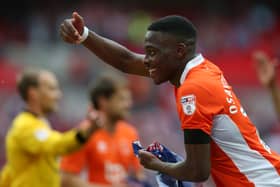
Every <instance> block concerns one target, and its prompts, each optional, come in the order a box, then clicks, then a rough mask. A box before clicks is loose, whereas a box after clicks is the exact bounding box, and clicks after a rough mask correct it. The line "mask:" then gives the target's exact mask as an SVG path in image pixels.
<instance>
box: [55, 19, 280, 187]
mask: <svg viewBox="0 0 280 187" xmlns="http://www.w3.org/2000/svg"><path fill="white" fill-rule="evenodd" d="M60 34H61V37H62V38H63V40H64V41H66V42H69V43H82V44H83V45H84V46H85V47H87V48H88V49H90V50H91V51H92V52H93V53H95V54H96V55H97V56H98V57H99V58H101V59H102V60H103V61H104V62H106V63H108V64H110V65H112V66H114V67H115V68H117V69H119V70H121V71H123V72H126V73H131V74H137V75H142V76H149V77H151V78H152V79H153V80H154V82H155V83H156V84H160V83H163V82H166V81H169V82H170V83H171V84H173V85H174V86H175V88H174V94H175V98H176V103H177V110H178V114H179V117H180V120H181V126H182V129H183V131H184V139H185V140H184V143H185V150H186V155H187V159H186V160H184V161H182V162H179V163H165V162H162V161H160V160H159V159H158V158H156V157H155V156H154V155H152V154H151V153H149V152H145V151H140V153H139V157H140V161H141V163H142V164H143V165H144V167H146V168H149V169H153V170H157V171H159V172H161V173H165V174H167V175H169V176H172V177H175V178H177V179H180V180H188V181H195V182H198V181H204V180H206V179H207V178H208V177H209V174H210V171H211V175H212V177H213V180H214V182H215V184H216V186H218V187H224V186H232V187H236V186H238V187H241V186H242V187H243V186H244V187H245V186H246V187H248V186H271V187H272V186H275V187H276V186H280V175H279V174H280V156H279V155H277V154H276V153H274V152H273V151H272V150H270V148H269V147H268V146H267V145H266V144H264V142H263V141H262V140H261V139H260V137H259V135H258V131H257V129H256V127H255V126H254V125H253V124H252V122H251V120H250V119H249V118H248V116H247V114H246V113H245V111H244V109H243V108H242V106H241V104H240V102H239V100H238V98H237V97H236V96H235V94H234V93H233V91H232V88H231V86H230V85H229V84H228V83H227V81H226V80H225V78H224V76H223V73H222V72H221V70H220V69H219V68H218V67H217V66H216V65H214V64H213V63H212V62H210V61H209V60H207V59H205V58H204V57H203V56H202V55H201V54H196V42H197V32H196V29H195V27H194V26H193V24H192V23H191V22H190V21H189V20H187V19H185V18H183V17H180V16H167V17H163V18H161V19H159V20H157V21H155V22H153V23H152V24H151V25H150V26H149V27H148V30H147V32H146V35H145V41H144V47H145V55H141V54H136V53H133V52H132V51H130V50H128V49H126V48H125V47H123V46H121V45H120V44H118V43H116V42H114V41H112V40H109V39H106V38H103V37H101V36H99V35H98V34H96V33H95V32H93V31H89V30H88V29H87V28H86V27H84V21H83V18H82V17H81V16H80V15H78V14H77V13H73V18H72V19H67V20H65V21H64V22H63V23H62V25H61V28H60Z"/></svg>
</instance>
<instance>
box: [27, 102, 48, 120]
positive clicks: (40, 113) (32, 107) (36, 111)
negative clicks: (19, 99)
mask: <svg viewBox="0 0 280 187" xmlns="http://www.w3.org/2000/svg"><path fill="white" fill-rule="evenodd" d="M26 110H27V111H29V112H31V113H33V114H35V115H37V116H40V117H45V115H46V114H45V113H44V112H43V111H42V109H41V107H39V106H38V105H35V104H33V103H28V104H27V105H26Z"/></svg>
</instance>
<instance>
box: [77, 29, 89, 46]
mask: <svg viewBox="0 0 280 187" xmlns="http://www.w3.org/2000/svg"><path fill="white" fill-rule="evenodd" d="M88 35H89V29H88V28H87V27H86V26H84V31H83V34H82V35H81V37H80V38H79V40H78V41H77V44H81V43H83V42H84V41H85V40H86V39H87V38H88Z"/></svg>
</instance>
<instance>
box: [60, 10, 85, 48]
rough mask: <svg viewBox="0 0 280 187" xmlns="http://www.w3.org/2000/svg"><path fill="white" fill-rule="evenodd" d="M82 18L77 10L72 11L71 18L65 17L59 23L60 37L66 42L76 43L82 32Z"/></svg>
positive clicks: (83, 24)
mask: <svg viewBox="0 0 280 187" xmlns="http://www.w3.org/2000/svg"><path fill="white" fill-rule="evenodd" d="M84 26H85V23H84V19H83V17H82V16H80V15H79V14H78V13H77V12H73V14H72V18H70V19H65V20H64V21H63V23H62V24H61V25H60V29H59V33H60V37H61V38H62V39H63V40H64V41H65V42H67V43H71V44H75V43H77V42H78V41H79V40H80V38H81V35H82V34H83V32H84Z"/></svg>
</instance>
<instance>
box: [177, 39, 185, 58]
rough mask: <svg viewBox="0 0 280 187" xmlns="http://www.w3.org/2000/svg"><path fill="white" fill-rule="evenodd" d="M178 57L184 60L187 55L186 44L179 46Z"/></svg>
mask: <svg viewBox="0 0 280 187" xmlns="http://www.w3.org/2000/svg"><path fill="white" fill-rule="evenodd" d="M176 54H177V57H178V58H180V59H184V58H185V56H186V54H187V46H186V44H184V43H179V44H177V51H176Z"/></svg>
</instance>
